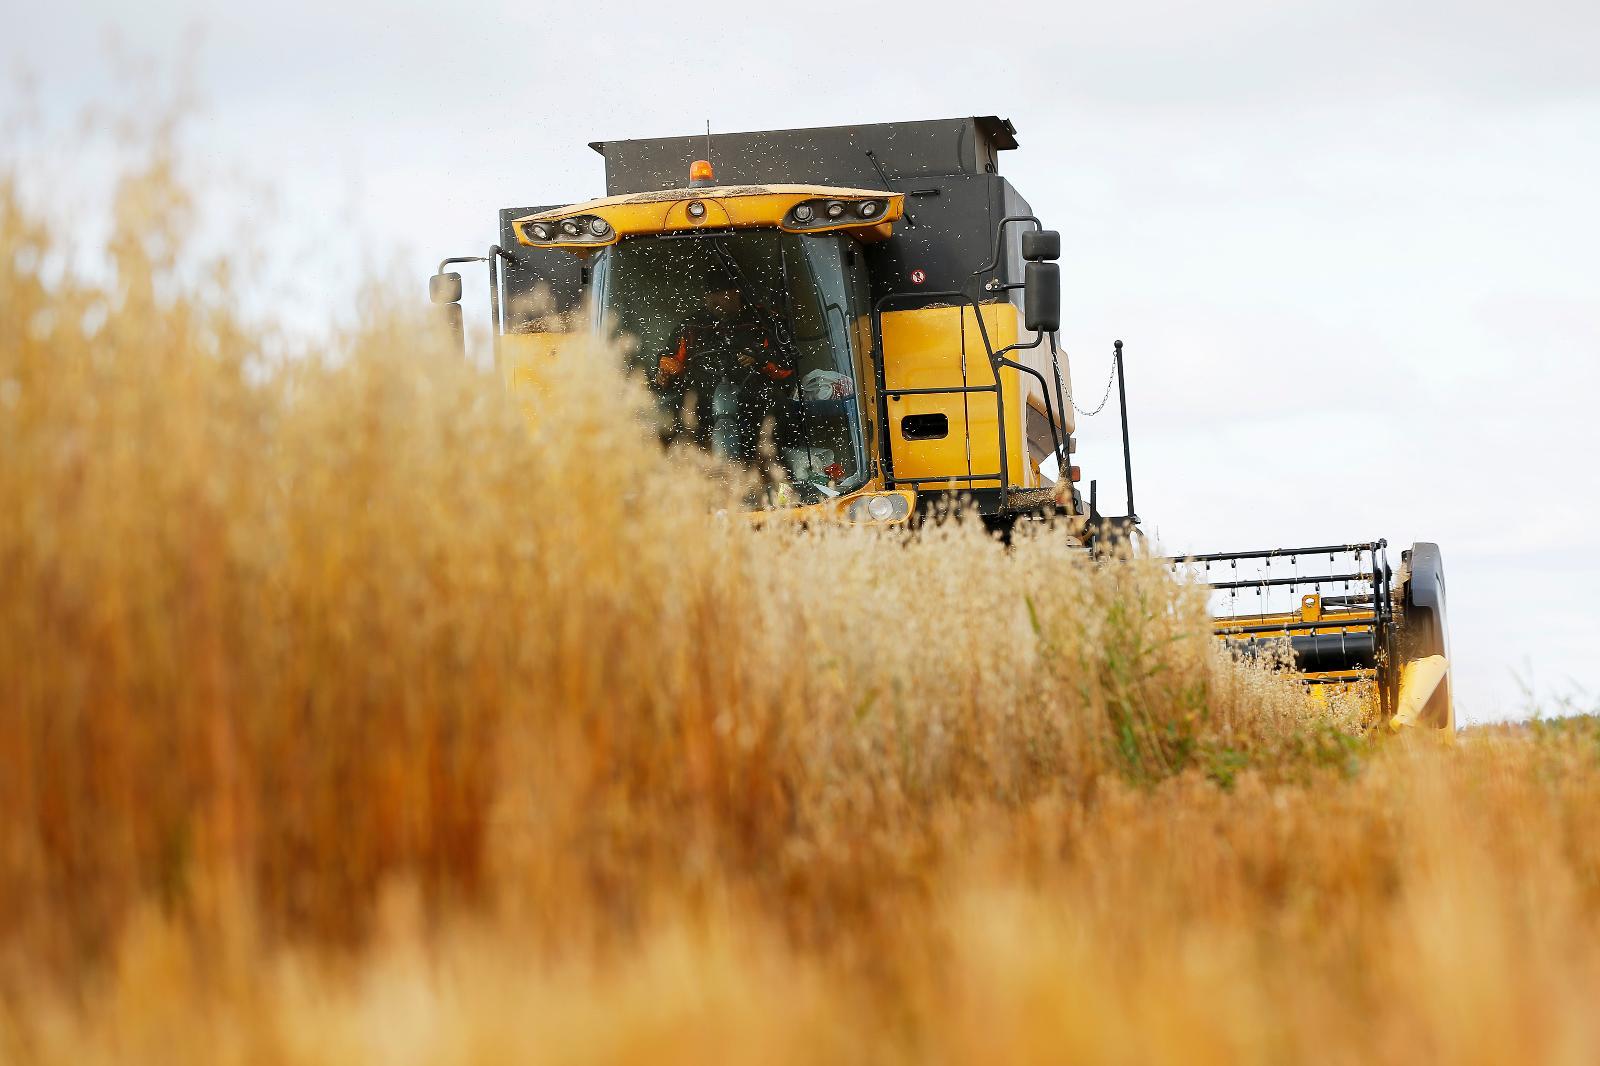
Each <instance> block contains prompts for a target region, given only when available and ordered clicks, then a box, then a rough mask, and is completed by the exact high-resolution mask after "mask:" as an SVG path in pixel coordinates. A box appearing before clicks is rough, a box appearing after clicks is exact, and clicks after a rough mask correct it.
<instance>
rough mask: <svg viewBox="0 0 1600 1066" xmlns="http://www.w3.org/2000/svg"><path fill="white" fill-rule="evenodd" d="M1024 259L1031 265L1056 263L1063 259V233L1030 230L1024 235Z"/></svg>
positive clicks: (1047, 230)
mask: <svg viewBox="0 0 1600 1066" xmlns="http://www.w3.org/2000/svg"><path fill="white" fill-rule="evenodd" d="M1022 258H1024V259H1026V260H1027V261H1028V262H1030V263H1042V262H1054V261H1055V260H1057V259H1060V258H1061V232H1060V231H1059V230H1053V229H1041V230H1029V231H1028V232H1027V233H1024V234H1023V235H1022Z"/></svg>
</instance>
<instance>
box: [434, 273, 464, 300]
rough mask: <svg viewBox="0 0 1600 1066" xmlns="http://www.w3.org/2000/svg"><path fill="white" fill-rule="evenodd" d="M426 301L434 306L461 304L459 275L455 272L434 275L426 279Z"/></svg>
mask: <svg viewBox="0 0 1600 1066" xmlns="http://www.w3.org/2000/svg"><path fill="white" fill-rule="evenodd" d="M428 299H430V300H432V301H433V302H434V303H436V304H453V303H460V302H461V275H460V274H457V273H456V272H455V271H453V270H452V271H451V272H450V273H448V274H435V275H434V276H433V277H431V278H429V279H428Z"/></svg>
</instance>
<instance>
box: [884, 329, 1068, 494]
mask: <svg viewBox="0 0 1600 1066" xmlns="http://www.w3.org/2000/svg"><path fill="white" fill-rule="evenodd" d="M981 313H982V315H983V322H984V326H985V327H986V328H987V330H988V334H989V342H990V344H991V345H992V346H993V347H994V349H995V350H996V351H998V350H999V349H1001V348H1004V347H1005V346H1007V345H1009V344H1012V343H1013V342H1015V341H1016V339H1017V329H1018V326H1019V321H1018V314H1017V309H1016V308H1015V307H1014V306H1013V305H1012V304H1010V303H991V304H983V305H982V307H981ZM882 328H883V377H884V386H885V389H886V390H887V391H888V392H890V393H891V394H892V393H893V391H894V390H895V389H933V388H960V387H963V386H965V387H972V386H984V385H993V384H994V371H993V369H992V368H991V367H990V365H989V359H988V355H987V354H986V352H985V350H984V346H983V337H982V335H981V334H980V333H979V330H978V325H977V317H976V316H975V315H974V313H973V310H972V308H971V307H970V306H943V307H924V308H918V309H916V310H910V311H885V312H884V313H883V316H882ZM1000 374H1001V380H1002V384H1003V386H1004V394H1005V437H1006V452H1007V455H1008V457H1009V474H1010V481H1011V485H1012V487H1023V488H1032V487H1035V486H1037V485H1038V484H1039V475H1038V468H1037V467H1036V466H1035V465H1034V464H1033V463H1032V462H1030V461H1029V460H1028V457H1027V451H1026V449H1027V442H1026V438H1025V436H1024V433H1023V422H1022V419H1023V395H1024V394H1023V389H1022V384H1021V382H1020V380H1019V378H1020V375H1019V374H1018V372H1017V371H1015V370H1011V369H1002V370H1001V372H1000ZM888 407H889V425H888V427H887V432H888V434H889V442H890V448H891V452H892V455H893V458H894V476H895V479H896V480H897V481H898V480H904V479H912V478H915V479H930V480H931V481H939V480H942V479H946V478H964V477H969V476H973V475H978V474H996V473H998V472H999V470H1000V432H999V425H1000V422H999V414H998V411H997V410H996V404H995V396H994V393H992V392H972V393H939V394H933V395H916V396H894V395H890V397H889V404H888ZM918 414H943V415H944V416H945V417H946V419H947V421H948V425H949V432H948V434H947V435H946V436H944V437H941V438H938V439H934V440H915V439H907V438H906V435H905V418H906V416H908V415H918ZM923 487H926V488H938V487H940V486H939V485H937V484H931V483H930V484H928V485H925V486H923ZM949 487H951V488H955V489H963V488H990V489H992V488H999V487H1000V483H999V482H998V481H997V480H993V479H990V480H981V481H975V482H971V483H968V482H965V481H960V482H952V483H951V484H950V486H949Z"/></svg>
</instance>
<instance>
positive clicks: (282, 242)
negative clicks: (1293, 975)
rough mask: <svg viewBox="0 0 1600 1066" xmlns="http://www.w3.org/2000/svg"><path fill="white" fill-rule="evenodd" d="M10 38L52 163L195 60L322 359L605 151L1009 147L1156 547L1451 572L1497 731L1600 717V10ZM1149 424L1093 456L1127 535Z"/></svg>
mask: <svg viewBox="0 0 1600 1066" xmlns="http://www.w3.org/2000/svg"><path fill="white" fill-rule="evenodd" d="M5 24H6V27H7V29H8V35H7V38H8V39H7V40H6V41H5V42H4V43H0V61H3V62H5V63H6V64H7V68H8V69H7V72H6V73H7V76H6V78H5V81H4V83H3V85H4V87H3V88H0V91H3V92H7V93H11V92H14V91H16V90H15V89H14V87H15V86H16V85H17V84H18V82H17V74H18V73H20V72H31V74H32V76H33V78H34V80H35V82H36V85H37V90H36V97H37V99H38V101H39V104H40V106H41V108H42V110H43V112H44V114H45V118H46V120H47V125H48V123H49V122H51V121H55V122H57V123H60V122H64V121H65V120H66V119H67V118H69V117H71V116H73V115H76V114H77V113H78V112H79V111H80V110H81V109H82V108H83V107H84V106H85V105H90V104H95V103H100V104H104V103H105V102H106V101H107V100H108V99H110V100H115V99H117V98H118V97H119V94H122V93H124V92H125V91H126V90H125V86H124V83H123V81H122V78H121V76H119V75H118V74H117V73H116V69H117V68H116V67H115V65H114V64H111V63H108V62H105V61H104V58H105V57H106V56H107V55H109V54H110V52H109V51H108V48H107V47H106V46H104V45H102V44H101V43H100V42H102V41H105V40H108V39H115V40H116V41H118V42H120V43H119V45H118V47H120V48H121V49H122V50H124V51H126V52H130V53H132V54H135V55H140V56H145V57H152V58H155V59H156V60H158V61H159V62H163V63H172V62H176V60H177V58H178V57H180V56H183V55H186V54H188V55H192V56H193V60H192V64H191V65H192V69H193V71H194V75H193V79H192V80H193V84H194V86H195V88H196V89H197V90H198V92H199V95H200V98H201V100H202V103H203V109H202V111H201V114H200V116H199V118H198V119H197V120H196V121H195V123H194V124H193V125H192V127H191V131H190V136H189V138H188V142H187V143H188V146H189V148H190V150H191V152H192V155H193V159H194V161H195V166H196V168H197V171H198V172H202V173H204V174H206V175H208V176H210V177H213V178H217V177H220V176H225V175H235V176H240V175H242V176H246V177H248V178H249V179H250V180H249V183H248V184H247V185H245V186H243V188H245V189H246V190H247V191H246V192H245V193H243V194H240V193H239V189H240V188H241V186H239V185H237V184H230V183H229V182H227V181H224V180H216V181H214V182H213V183H211V184H209V185H208V189H211V190H213V191H211V192H209V195H210V196H211V197H212V199H211V200H210V201H208V202H207V206H208V207H209V208H211V210H212V212H213V217H214V218H224V219H225V220H226V221H228V222H230V223H241V224H245V225H248V226H250V227H252V231H253V232H254V233H255V236H256V241H257V243H259V244H260V245H261V246H263V247H265V248H266V249H267V250H268V251H269V253H271V256H272V263H274V264H275V265H276V267H277V269H278V274H277V275H276V276H277V277H279V278H280V279H283V281H282V283H283V290H282V291H284V292H286V293H289V292H292V293H294V294H295V295H294V311H295V313H297V314H299V315H302V316H309V317H310V318H312V319H320V318H323V317H325V316H327V315H328V314H348V313H349V312H348V308H349V301H350V297H351V293H352V291H353V288H354V287H355V285H356V284H357V282H358V281H359V280H360V279H361V278H362V277H363V276H366V275H370V274H372V273H385V274H396V273H398V274H402V275H411V276H414V277H415V279H416V286H417V293H418V299H422V298H423V297H422V292H423V288H422V286H423V282H424V279H425V278H426V276H427V274H428V273H430V272H431V270H432V268H433V265H434V263H436V262H437V260H438V259H440V258H442V257H443V256H445V255H459V254H471V253H476V252H479V251H480V250H481V249H483V248H484V247H486V246H487V245H488V244H489V243H490V242H492V241H493V240H494V239H495V237H496V232H495V224H496V214H495V212H496V210H497V209H498V208H499V207H502V206H509V205H513V204H528V203H555V202H568V201H572V200H577V199H582V198H586V197H589V196H594V195H599V194H600V193H601V192H602V191H603V189H602V185H603V172H602V162H601V159H600V157H599V156H598V155H596V154H594V153H593V152H591V151H590V150H589V149H588V148H587V147H586V142H588V141H590V140H596V139H618V138H628V137H645V136H660V135H670V134H682V133H689V132H693V131H695V130H699V129H702V128H703V125H704V122H705V120H706V119H707V118H709V119H710V120H711V122H712V125H713V128H714V129H722V130H744V129H770V128H784V127H801V126H812V125H834V124H841V123H850V122H874V121H890V120H898V119H913V118H935V117H943V116H950V115H973V114H977V115H984V114H999V115H1002V116H1007V117H1009V118H1011V119H1012V120H1013V121H1014V122H1015V123H1016V126H1017V130H1018V136H1019V140H1020V141H1021V145H1022V147H1021V150H1019V151H1016V152H1012V153H1008V154H1006V155H1005V156H1003V157H1002V161H1001V168H1002V172H1004V173H1006V174H1007V175H1008V176H1009V177H1010V178H1011V179H1012V180H1013V181H1014V182H1015V183H1016V184H1017V186H1018V187H1019V188H1020V189H1021V191H1022V192H1023V194H1024V195H1025V196H1026V197H1027V198H1028V199H1029V200H1030V201H1031V202H1032V204H1033V206H1034V208H1035V210H1036V211H1038V212H1039V214H1041V215H1042V216H1043V217H1044V218H1045V220H1046V222H1047V224H1051V225H1054V226H1055V227H1057V228H1059V229H1060V230H1061V231H1062V234H1063V242H1064V249H1065V251H1064V256H1063V262H1062V267H1063V279H1064V287H1065V305H1066V306H1065V325H1064V328H1063V331H1062V334H1063V341H1064V343H1065V344H1066V345H1067V347H1068V350H1069V351H1070V352H1071V353H1072V356H1073V361H1074V362H1073V371H1074V375H1075V378H1076V380H1077V383H1078V391H1079V394H1080V398H1087V399H1088V401H1089V402H1090V403H1092V402H1094V401H1095V400H1097V399H1098V396H1099V392H1100V389H1101V388H1102V386H1103V384H1104V381H1105V374H1106V368H1107V361H1108V359H1109V357H1110V345H1111V341H1112V340H1113V339H1114V338H1116V337H1121V338H1123V339H1124V340H1125V341H1126V343H1127V351H1128V360H1129V370H1128V385H1129V389H1130V409H1131V421H1132V426H1133V432H1134V437H1135V443H1134V462H1135V482H1136V486H1137V489H1138V509H1139V511H1140V513H1141V514H1142V515H1143V516H1144V517H1145V519H1146V526H1147V529H1148V530H1149V531H1151V532H1153V533H1156V534H1158V535H1159V537H1160V538H1161V540H1162V542H1163V543H1164V544H1165V545H1166V546H1167V547H1169V548H1171V549H1175V550H1178V549H1181V550H1189V551H1207V550H1217V549H1222V548H1246V547H1266V546H1276V545H1290V544H1295V543H1321V542H1326V541H1331V540H1337V541H1344V540H1364V539H1369V538H1373V537H1387V538H1388V539H1389V541H1390V543H1391V544H1392V545H1396V546H1399V545H1405V544H1409V543H1411V542H1412V541H1414V540H1436V541H1438V542H1439V543H1440V544H1441V545H1442V548H1443V553H1444V560H1445V566H1446V573H1447V577H1448V581H1449V591H1450V612H1451V615H1450V622H1451V627H1452V640H1453V652H1454V655H1453V658H1454V662H1455V677H1456V685H1457V706H1458V714H1459V715H1460V716H1461V717H1462V718H1463V719H1468V720H1471V719H1485V718H1491V717H1499V716H1503V715H1508V714H1517V713H1520V712H1522V711H1524V710H1525V709H1526V708H1527V707H1528V706H1529V701H1528V699H1527V698H1526V697H1525V696H1524V694H1523V691H1522V684H1523V683H1524V682H1527V683H1530V684H1532V685H1533V686H1534V687H1535V689H1536V690H1537V692H1538V693H1539V695H1540V698H1541V699H1542V700H1543V701H1544V702H1545V703H1546V704H1547V705H1553V703H1554V701H1555V700H1556V699H1558V698H1559V697H1561V696H1569V697H1573V698H1576V699H1577V700H1578V701H1579V704H1580V706H1583V707H1588V708H1593V707H1594V706H1595V704H1596V701H1597V699H1600V696H1597V695H1596V694H1597V693H1600V667H1597V666H1596V663H1595V658H1594V654H1593V651H1594V648H1595V647H1596V645H1597V643H1600V607H1597V605H1600V562H1597V560H1596V557H1595V556H1596V551H1597V548H1600V536H1597V534H1596V531H1595V527H1596V520H1597V517H1600V492H1597V490H1600V475H1597V473H1596V464H1597V463H1600V457H1597V455H1596V452H1597V447H1596V445H1597V444H1600V430H1597V427H1596V422H1597V416H1596V413H1595V411H1594V398H1595V393H1596V389H1597V386H1600V370H1597V360H1600V253H1597V250H1596V249H1597V248H1600V202H1597V198H1596V195H1595V192H1594V190H1595V188H1596V187H1597V186H1600V6H1597V5H1595V4H1593V3H1592V2H1577V0H1532V2H1523V3H1520V4H1511V3H1505V2H1503V0H1502V2H1497V3H1484V2H1480V0H1456V2H1451V3H1413V4H1394V3H1377V2H1362V0H1341V2H1338V3H1319V4H1301V5H1295V4H1290V3H1283V2H1266V0H1262V2H1249V0H1244V2H1239V0H1213V2H1211V3H1206V4H1152V5H1140V4H1123V5H1106V4H1092V5H1091V4H1076V3H1047V4H1037V5H1026V4H1010V5H1007V4H971V3H968V4H961V5H947V4H935V3H923V4H909V5H901V4H896V5H849V6H845V7H829V6H826V5H821V4H815V3H813V4H805V5H799V6H795V7H790V8H784V7H782V6H780V5H771V4H758V5H751V6H750V7H749V8H743V7H738V6H734V5H726V4H719V5H694V4H660V5H654V6H652V7H650V8H645V7H643V6H640V7H637V8H636V7H634V6H631V5H610V4H606V3H600V2H587V3H583V4H576V5H560V6H557V5H544V4H538V3H525V2H523V3H490V2H473V0H459V2H452V3H438V2H425V3H424V2H410V0H387V2H385V3H381V4H378V3H337V2H324V3H316V4H312V3H306V2H304V0H278V2H275V3H271V4H257V5H248V6H245V5H217V4H208V3H198V2H188V0H183V2H177V0H145V2H142V3H140V4H137V5H128V4H123V3H102V4H88V3H83V2H81V0H66V2H58V3H54V4H26V5H14V10H11V11H9V12H8V13H7V15H6V17H5ZM69 174H70V177H69V176H68V175H69ZM94 178H95V168H94V165H93V162H92V161H90V160H75V161H73V162H72V165H71V166H69V167H67V168H65V169H64V171H63V175H62V180H61V183H60V185H59V186H58V187H55V188H53V189H52V190H51V192H50V195H52V196H54V197H56V199H57V203H56V206H57V207H59V208H60V209H62V210H69V211H74V212H76V211H79V210H85V211H88V212H89V213H88V214H87V215H86V216H85V217H88V218H93V217H94V215H93V211H92V207H93V203H94V197H95V195H96V193H95V191H94ZM74 197H78V198H81V202H74V199H73V198H74ZM223 197H226V198H227V199H225V200H224V199H221V198H223ZM85 239H86V240H87V241H97V240H98V239H99V235H98V234H95V233H92V232H87V233H85ZM286 264H293V265H294V267H295V273H294V274H292V275H290V274H288V273H287V272H286V270H285V269H284V268H285V265H286ZM471 280H472V279H471V277H470V276H469V284H470V282H471ZM475 298H477V299H478V300H479V301H480V304H481V283H480V291H479V292H478V293H477V294H475ZM470 302H471V301H470V300H469V304H470ZM476 310H477V313H478V314H480V315H482V314H483V312H482V311H481V307H480V308H477V309H476ZM474 312H475V308H474V307H473V306H469V307H468V314H469V315H472V314H474ZM1086 405H1087V404H1086ZM1113 411H1114V405H1113V407H1112V408H1108V410H1107V413H1106V414H1105V415H1102V416H1101V417H1100V418H1098V419H1094V420H1086V421H1083V422H1082V423H1081V424H1080V436H1081V441H1082V446H1081V453H1080V454H1081V462H1082V464H1083V465H1084V467H1085V469H1086V471H1087V473H1086V476H1091V477H1099V478H1100V479H1101V489H1102V492H1104V493H1107V494H1108V495H1110V496H1112V497H1113V498H1114V497H1115V496H1116V495H1118V494H1119V493H1120V454H1119V451H1118V448H1119V444H1118V437H1117V427H1116V424H1115V422H1114V414H1113V413H1112V412H1113ZM1519 679H1520V680H1519Z"/></svg>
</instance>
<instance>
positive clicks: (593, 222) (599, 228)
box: [589, 218, 611, 237]
mask: <svg viewBox="0 0 1600 1066" xmlns="http://www.w3.org/2000/svg"><path fill="white" fill-rule="evenodd" d="M589 232H590V233H592V234H594V235H595V236H596V237H604V236H605V235H606V234H607V233H610V232H611V227H610V226H609V225H607V224H606V220H605V219H603V218H591V219H590V220H589Z"/></svg>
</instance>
